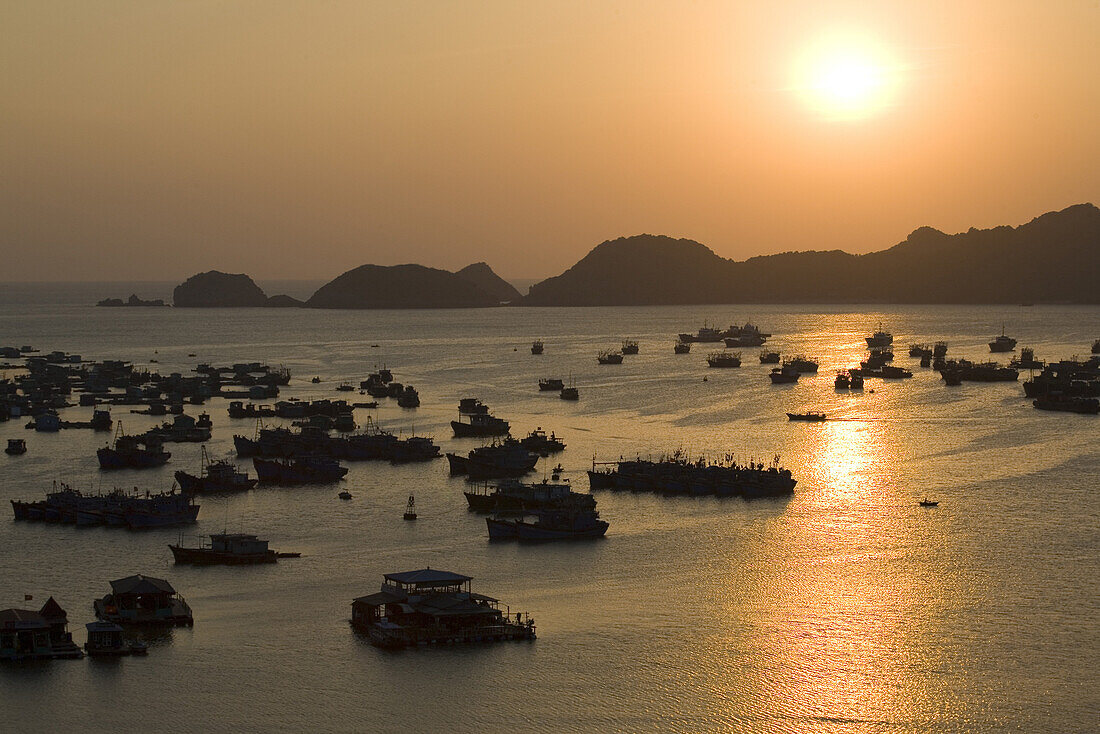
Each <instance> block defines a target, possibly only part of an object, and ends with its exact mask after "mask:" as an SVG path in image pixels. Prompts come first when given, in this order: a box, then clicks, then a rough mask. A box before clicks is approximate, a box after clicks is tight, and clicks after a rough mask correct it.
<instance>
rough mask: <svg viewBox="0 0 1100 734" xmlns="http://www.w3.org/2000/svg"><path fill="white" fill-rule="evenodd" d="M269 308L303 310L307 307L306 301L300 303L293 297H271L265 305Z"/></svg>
mask: <svg viewBox="0 0 1100 734" xmlns="http://www.w3.org/2000/svg"><path fill="white" fill-rule="evenodd" d="M264 305H265V306H267V307H268V308H301V307H302V306H304V305H306V302H305V301H299V300H298V299H297V298H294V297H293V296H284V295H281V294H280V295H278V296H271V297H270V298H268V299H267V303H265V304H264Z"/></svg>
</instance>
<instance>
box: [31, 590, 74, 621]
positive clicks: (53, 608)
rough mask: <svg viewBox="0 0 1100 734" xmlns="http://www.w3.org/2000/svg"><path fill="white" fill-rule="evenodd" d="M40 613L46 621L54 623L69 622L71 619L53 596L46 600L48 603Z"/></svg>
mask: <svg viewBox="0 0 1100 734" xmlns="http://www.w3.org/2000/svg"><path fill="white" fill-rule="evenodd" d="M38 613H39V614H41V615H42V617H43V618H44V619H47V620H50V621H53V622H67V621H68V619H69V615H68V614H66V613H65V610H64V609H62V608H61V605H60V604H58V603H57V601H55V600H54V598H53V597H52V596H51V597H50V598H49V599H47V600H46V603H45V604H43V605H42V608H41V609H40V610H38Z"/></svg>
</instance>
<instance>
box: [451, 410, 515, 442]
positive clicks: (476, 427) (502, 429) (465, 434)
mask: <svg viewBox="0 0 1100 734" xmlns="http://www.w3.org/2000/svg"><path fill="white" fill-rule="evenodd" d="M459 417H460V418H461V417H462V414H459ZM509 428H510V426H509V424H508V421H506V420H504V419H503V418H496V417H494V416H491V415H489V413H487V412H486V413H472V414H469V415H467V416H466V421H465V422H464V421H462V420H457V421H451V429H452V430H453V431H454V434H455V438H469V437H473V436H505V435H507V434H508V431H509Z"/></svg>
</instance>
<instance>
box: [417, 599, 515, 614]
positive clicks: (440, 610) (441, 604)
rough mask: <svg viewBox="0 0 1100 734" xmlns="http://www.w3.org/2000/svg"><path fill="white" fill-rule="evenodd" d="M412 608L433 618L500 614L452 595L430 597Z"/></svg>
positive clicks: (469, 600)
mask: <svg viewBox="0 0 1100 734" xmlns="http://www.w3.org/2000/svg"><path fill="white" fill-rule="evenodd" d="M414 606H415V611H417V612H420V613H421V614H430V615H432V616H433V617H453V616H459V615H461V616H469V615H471V614H492V615H499V614H500V612H499V611H498V610H496V609H493V608H492V607H487V606H484V605H482V604H478V603H477V602H475V601H472V600H471V599H467V598H464V597H460V596H456V595H453V594H441V595H439V596H430V597H428V598H427V599H424V600H423V601H420V602H418V603H417V604H415V605H414ZM410 611H411V610H410Z"/></svg>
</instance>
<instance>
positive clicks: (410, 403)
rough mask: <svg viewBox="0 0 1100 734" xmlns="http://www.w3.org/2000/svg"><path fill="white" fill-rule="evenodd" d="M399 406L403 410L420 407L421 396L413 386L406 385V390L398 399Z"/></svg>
mask: <svg viewBox="0 0 1100 734" xmlns="http://www.w3.org/2000/svg"><path fill="white" fill-rule="evenodd" d="M397 404H398V405H399V406H401V407H402V408H418V407H420V394H419V393H417V391H416V388H414V387H413V386H412V385H405V389H404V390H402V391H401V394H400V395H399V396H398V397H397Z"/></svg>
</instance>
